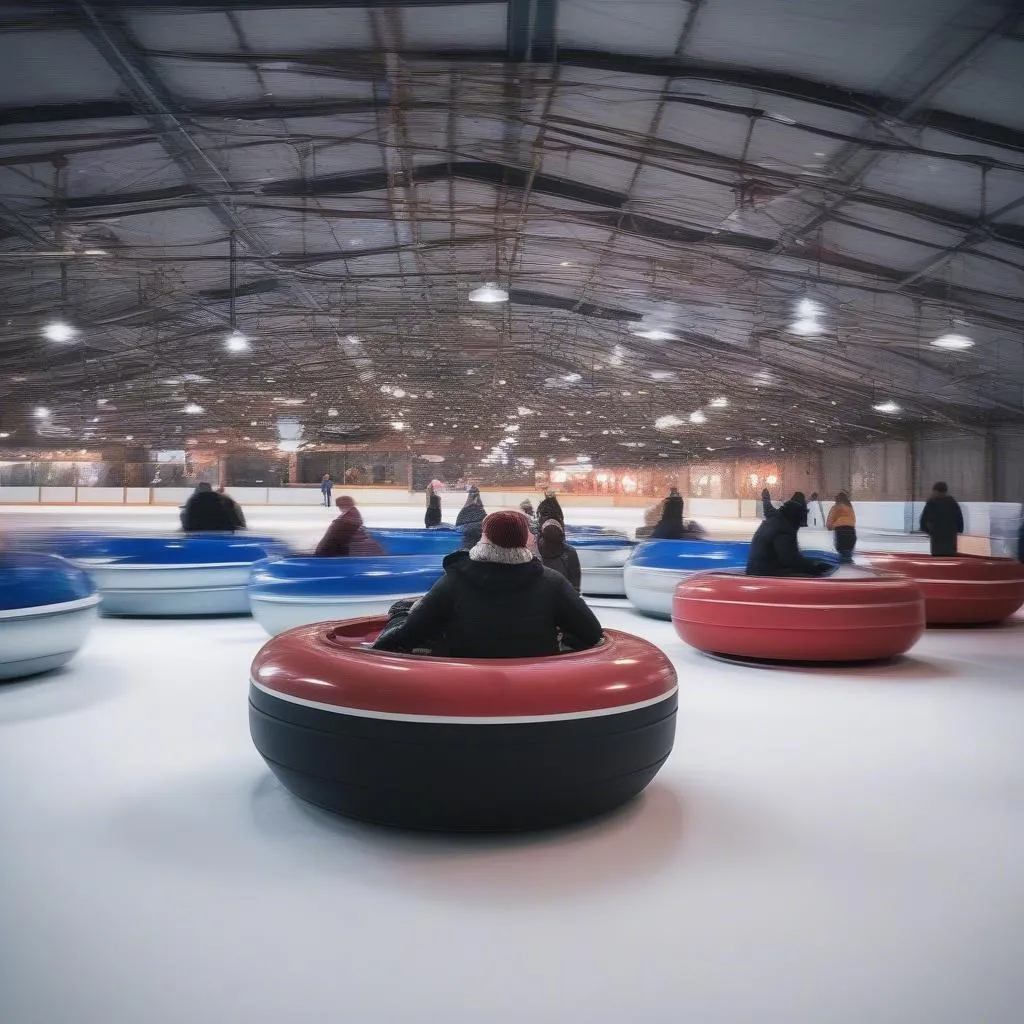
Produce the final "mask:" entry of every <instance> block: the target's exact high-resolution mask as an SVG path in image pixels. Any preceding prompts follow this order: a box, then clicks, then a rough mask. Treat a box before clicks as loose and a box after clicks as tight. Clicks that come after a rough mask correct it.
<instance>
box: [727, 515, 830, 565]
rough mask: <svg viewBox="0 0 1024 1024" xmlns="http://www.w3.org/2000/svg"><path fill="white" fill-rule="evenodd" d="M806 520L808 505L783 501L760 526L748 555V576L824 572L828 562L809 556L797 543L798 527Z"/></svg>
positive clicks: (751, 542)
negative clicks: (803, 552) (802, 552)
mask: <svg viewBox="0 0 1024 1024" xmlns="http://www.w3.org/2000/svg"><path fill="white" fill-rule="evenodd" d="M806 523H807V507H806V505H803V504H801V503H800V502H798V501H793V499H792V498H790V500H789V501H785V502H783V503H782V505H781V507H780V508H778V509H776V511H775V515H773V516H772V517H771V518H770V519H766V520H765V521H764V522H763V523H761V525H760V526H759V527H758V528H757V532H756V533H755V534H754V536H753V539H752V540H751V541H750V553H749V554H748V555H747V575H748V576H822V575H824V574H825V573H826V572H828V571H829V570H830V569H831V566H830V565H828V564H827V563H825V562H819V561H817V560H815V559H813V558H806V557H805V556H804V555H802V554H801V553H800V547H799V545H798V544H797V539H796V538H797V531H798V530H799V529H800V527H801V526H804V525H805V524H806Z"/></svg>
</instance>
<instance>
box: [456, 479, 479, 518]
mask: <svg viewBox="0 0 1024 1024" xmlns="http://www.w3.org/2000/svg"><path fill="white" fill-rule="evenodd" d="M486 515H487V509H485V508H484V503H483V501H482V500H481V498H480V488H479V487H477V486H476V485H475V484H474V485H473V486H471V487H470V488H469V491H468V492H467V493H466V504H465V505H463V506H462V508H460V509H459V514H458V515H457V516H456V517H455V525H456V526H468V525H469V524H470V523H482V522H483V521H484V517H485V516H486Z"/></svg>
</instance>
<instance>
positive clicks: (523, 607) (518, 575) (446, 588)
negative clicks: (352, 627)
mask: <svg viewBox="0 0 1024 1024" xmlns="http://www.w3.org/2000/svg"><path fill="white" fill-rule="evenodd" d="M443 564H444V569H445V573H444V576H442V577H441V579H439V580H438V581H437V582H436V583H435V584H434V585H433V587H431V588H430V592H429V593H428V594H427V595H426V596H425V597H424V598H422V600H420V602H419V603H418V604H417V605H416V607H415V608H413V610H412V611H411V612H410V613H409V617H408V618H407V619H406V620H405V623H404V624H403V625H401V626H400V627H399V628H398V629H396V630H394V631H393V632H389V634H388V635H386V636H384V635H382V636H381V637H380V638H378V641H377V644H375V646H377V645H379V646H380V648H381V649H383V650H389V651H395V650H404V651H410V650H413V649H415V648H418V647H424V646H427V645H429V644H430V643H431V642H432V641H433V640H434V639H435V638H436V637H438V636H441V635H443V636H444V638H445V648H446V651H447V652H448V654H449V655H450V656H451V657H453V658H540V657H544V656H546V655H550V654H557V653H558V631H559V630H561V631H562V633H563V634H566V635H571V636H572V638H573V642H574V644H575V645H576V646H577V647H578V648H579V649H584V648H587V647H593V646H594V644H596V643H597V642H598V641H599V640H600V639H601V623H600V622H598V621H597V618H596V617H595V616H594V613H593V612H592V611H591V610H590V609H589V608H588V607H587V606H586V604H585V603H584V602H583V598H581V597H580V596H579V594H577V593H576V591H575V590H573V589H572V586H571V585H570V583H569V581H568V580H567V579H566V578H565V577H564V576H561V575H559V574H558V573H557V572H555V571H554V570H553V569H546V568H545V567H544V566H543V565H541V563H540V562H539V561H538V560H537V559H536V558H534V559H532V560H531V561H529V562H527V563H526V564H525V565H498V564H496V563H494V562H475V561H473V560H472V559H471V558H470V557H469V553H468V552H466V551H455V552H453V553H452V554H450V555H447V556H446V557H445V559H444V563H443Z"/></svg>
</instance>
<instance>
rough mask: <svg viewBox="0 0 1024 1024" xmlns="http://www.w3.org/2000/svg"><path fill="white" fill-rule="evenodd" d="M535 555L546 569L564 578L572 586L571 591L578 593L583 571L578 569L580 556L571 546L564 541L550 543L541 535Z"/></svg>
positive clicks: (550, 541)
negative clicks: (552, 570)
mask: <svg viewBox="0 0 1024 1024" xmlns="http://www.w3.org/2000/svg"><path fill="white" fill-rule="evenodd" d="M537 554H538V555H539V556H540V560H541V561H542V562H543V563H544V565H545V566H546V567H547V568H548V569H554V570H555V572H557V573H558V574H559V575H561V576H564V577H565V578H566V579H567V580H568V581H569V582H570V583H571V584H572V589H573V590H575V591H576V593H577V594H578V593H579V590H580V583H581V582H582V579H583V570H582V569H581V568H580V556H579V555H577V554H576V549H575V548H574V547H572V545H570V544H566V543H565V541H564V540H561V541H558V540H556V541H552V540H549V539H548V538H547V537H544V536H543V535H542V536H541V537H540V538H539V539H538V541H537Z"/></svg>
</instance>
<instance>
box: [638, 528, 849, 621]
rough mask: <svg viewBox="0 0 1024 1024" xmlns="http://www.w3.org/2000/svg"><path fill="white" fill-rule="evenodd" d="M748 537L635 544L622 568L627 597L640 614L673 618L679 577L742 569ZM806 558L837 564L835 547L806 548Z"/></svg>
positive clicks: (745, 563) (744, 566) (748, 549)
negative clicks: (816, 549) (830, 549)
mask: <svg viewBox="0 0 1024 1024" xmlns="http://www.w3.org/2000/svg"><path fill="white" fill-rule="evenodd" d="M749 551H750V541H747V540H725V541H716V540H650V541H644V542H643V543H642V544H640V545H638V546H637V548H636V550H635V551H634V552H633V554H632V556H631V557H630V559H629V561H628V562H627V563H626V567H625V570H624V571H623V578H624V581H625V589H626V597H628V598H629V600H630V603H631V604H632V605H633V607H634V608H635V609H636V610H637V611H638V612H640V613H641V614H643V615H651V616H653V617H654V618H658V619H671V618H672V595H673V594H674V593H675V589H676V585H677V584H678V583H679V581H680V580H685V579H687V578H688V577H690V576H692V575H693V574H694V573H695V572H704V571H706V570H709V569H736V570H739V571H740V572H742V571H744V570H745V569H746V566H747V554H748V552H749ZM804 554H806V555H807V556H808V557H809V558H817V559H820V560H821V561H823V562H831V563H832V564H835V565H838V563H839V558H838V556H837V555H836V553H835V552H834V551H805V552H804Z"/></svg>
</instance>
